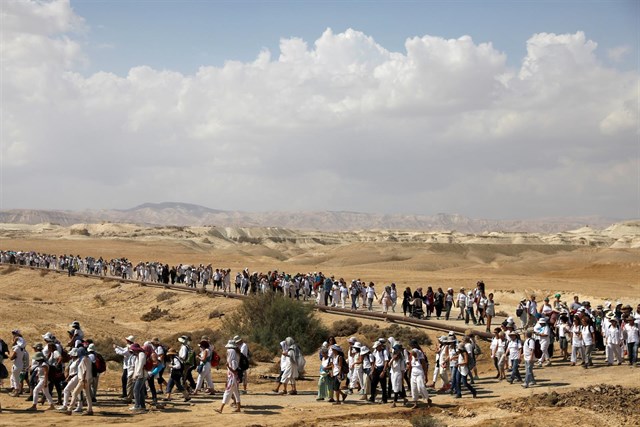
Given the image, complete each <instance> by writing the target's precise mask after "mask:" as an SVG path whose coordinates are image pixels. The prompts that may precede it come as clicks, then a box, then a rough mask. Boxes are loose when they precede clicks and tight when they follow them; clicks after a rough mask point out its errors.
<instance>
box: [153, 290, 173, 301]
mask: <svg viewBox="0 0 640 427" xmlns="http://www.w3.org/2000/svg"><path fill="white" fill-rule="evenodd" d="M174 296H176V293H175V292H160V293H159V294H158V296H157V297H156V301H158V302H162V301H167V300H170V299H171V298H173V297H174Z"/></svg>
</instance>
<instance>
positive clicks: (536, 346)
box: [533, 340, 542, 359]
mask: <svg viewBox="0 0 640 427" xmlns="http://www.w3.org/2000/svg"><path fill="white" fill-rule="evenodd" d="M533 355H534V356H535V357H536V359H540V358H541V357H542V347H541V346H540V340H535V343H534V345H533Z"/></svg>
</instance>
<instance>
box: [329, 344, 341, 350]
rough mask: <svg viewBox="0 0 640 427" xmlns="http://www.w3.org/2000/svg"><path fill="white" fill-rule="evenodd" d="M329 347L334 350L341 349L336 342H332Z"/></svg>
mask: <svg viewBox="0 0 640 427" xmlns="http://www.w3.org/2000/svg"><path fill="white" fill-rule="evenodd" d="M331 349H332V350H335V351H342V347H340V346H339V345H338V344H333V345H332V346H331Z"/></svg>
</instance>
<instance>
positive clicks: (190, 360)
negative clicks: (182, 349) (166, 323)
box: [184, 346, 196, 366]
mask: <svg viewBox="0 0 640 427" xmlns="http://www.w3.org/2000/svg"><path fill="white" fill-rule="evenodd" d="M184 364H185V365H187V366H195V365H196V353H195V352H194V351H193V349H192V348H191V347H190V346H187V358H186V359H185V360H184Z"/></svg>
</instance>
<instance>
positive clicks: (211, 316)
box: [209, 308, 224, 319]
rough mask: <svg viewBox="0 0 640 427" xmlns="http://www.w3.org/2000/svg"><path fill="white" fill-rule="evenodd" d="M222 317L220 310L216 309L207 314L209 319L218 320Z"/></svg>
mask: <svg viewBox="0 0 640 427" xmlns="http://www.w3.org/2000/svg"><path fill="white" fill-rule="evenodd" d="M222 316H224V313H222V312H221V311H220V310H218V309H217V308H214V309H213V310H212V311H211V313H209V319H219V318H221V317H222Z"/></svg>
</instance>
